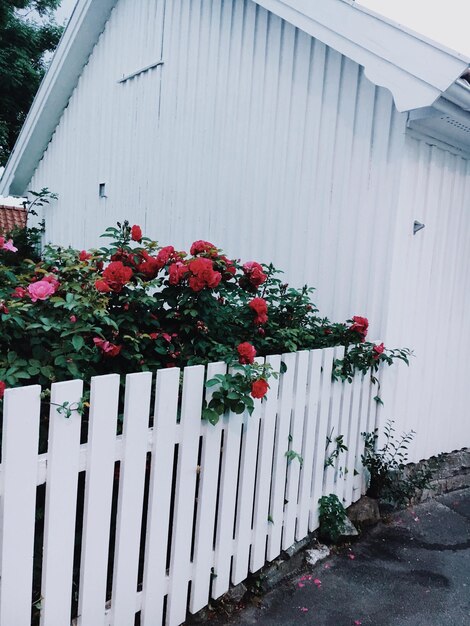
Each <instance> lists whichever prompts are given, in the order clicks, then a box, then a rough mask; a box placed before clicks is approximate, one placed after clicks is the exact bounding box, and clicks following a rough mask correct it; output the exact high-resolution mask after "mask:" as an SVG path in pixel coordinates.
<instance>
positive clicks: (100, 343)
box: [93, 337, 122, 357]
mask: <svg viewBox="0 0 470 626" xmlns="http://www.w3.org/2000/svg"><path fill="white" fill-rule="evenodd" d="M93 341H94V343H95V346H96V347H97V348H99V349H100V350H102V351H103V352H104V354H105V356H109V357H114V356H117V355H118V354H119V353H120V352H121V350H122V346H117V345H116V344H114V343H110V342H109V341H106V340H104V339H101V338H100V337H94V339H93Z"/></svg>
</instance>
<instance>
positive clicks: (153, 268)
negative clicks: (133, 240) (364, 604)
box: [137, 250, 164, 280]
mask: <svg viewBox="0 0 470 626" xmlns="http://www.w3.org/2000/svg"><path fill="white" fill-rule="evenodd" d="M142 257H143V259H144V260H143V261H142V263H140V264H139V265H138V267H137V269H138V271H139V272H140V273H141V274H143V275H144V276H145V278H146V280H152V279H154V278H155V277H156V276H157V274H158V272H159V271H160V270H161V269H162V267H163V265H164V263H161V262H160V261H159V260H158V257H153V256H150V254H149V253H148V252H146V251H145V250H144V252H143V253H142Z"/></svg>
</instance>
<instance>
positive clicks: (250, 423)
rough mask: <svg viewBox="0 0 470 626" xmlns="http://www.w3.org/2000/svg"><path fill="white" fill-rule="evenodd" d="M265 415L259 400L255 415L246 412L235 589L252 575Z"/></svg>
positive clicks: (241, 460)
mask: <svg viewBox="0 0 470 626" xmlns="http://www.w3.org/2000/svg"><path fill="white" fill-rule="evenodd" d="M261 411H262V406H261V401H260V400H255V410H254V411H253V414H252V415H251V416H250V415H249V414H248V413H247V412H245V413H244V415H243V438H242V449H241V457H240V474H239V488H238V502H237V519H236V527H235V554H234V556H233V567H232V583H233V584H234V585H238V583H240V582H241V581H242V580H244V579H245V578H246V577H247V575H248V561H249V556H250V545H251V539H252V529H251V521H252V514H253V500H254V495H255V493H254V492H255V479H256V457H257V451H258V436H259V427H260V415H261Z"/></svg>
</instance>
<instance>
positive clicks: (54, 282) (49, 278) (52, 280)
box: [42, 274, 60, 291]
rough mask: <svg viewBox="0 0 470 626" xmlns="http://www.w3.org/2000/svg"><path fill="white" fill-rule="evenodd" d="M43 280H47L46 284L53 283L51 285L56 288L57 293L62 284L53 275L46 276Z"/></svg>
mask: <svg viewBox="0 0 470 626" xmlns="http://www.w3.org/2000/svg"><path fill="white" fill-rule="evenodd" d="M42 280H45V281H46V282H48V283H51V285H52V286H53V287H54V289H55V290H56V291H57V289H59V287H60V283H59V281H58V280H57V278H56V277H55V276H52V275H51V274H49V276H44V278H43V279H42Z"/></svg>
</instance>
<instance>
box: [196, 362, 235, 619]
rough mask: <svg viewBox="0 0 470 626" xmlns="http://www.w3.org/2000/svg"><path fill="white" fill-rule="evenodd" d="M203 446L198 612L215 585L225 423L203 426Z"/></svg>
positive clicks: (216, 368)
mask: <svg viewBox="0 0 470 626" xmlns="http://www.w3.org/2000/svg"><path fill="white" fill-rule="evenodd" d="M226 371H227V366H226V365H225V363H211V364H210V365H209V366H208V367H207V380H210V379H211V378H213V377H214V376H216V375H217V374H225V372H226ZM213 392H214V387H211V388H210V389H207V390H206V400H207V402H209V401H210V399H211V397H212V394H213ZM203 434H204V437H203V444H202V455H201V473H200V483H199V496H198V511H197V522H196V536H195V547H194V575H193V584H192V587H191V598H190V603H189V610H190V611H191V613H196V612H197V611H199V610H200V609H202V608H203V607H204V606H205V605H206V604H207V602H208V599H209V589H210V582H211V567H212V565H213V561H214V549H213V540H214V527H215V511H216V503H217V484H218V477H219V460H220V447H221V439H222V420H219V421H218V422H217V424H215V425H212V424H210V423H209V422H205V423H204V424H203Z"/></svg>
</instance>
